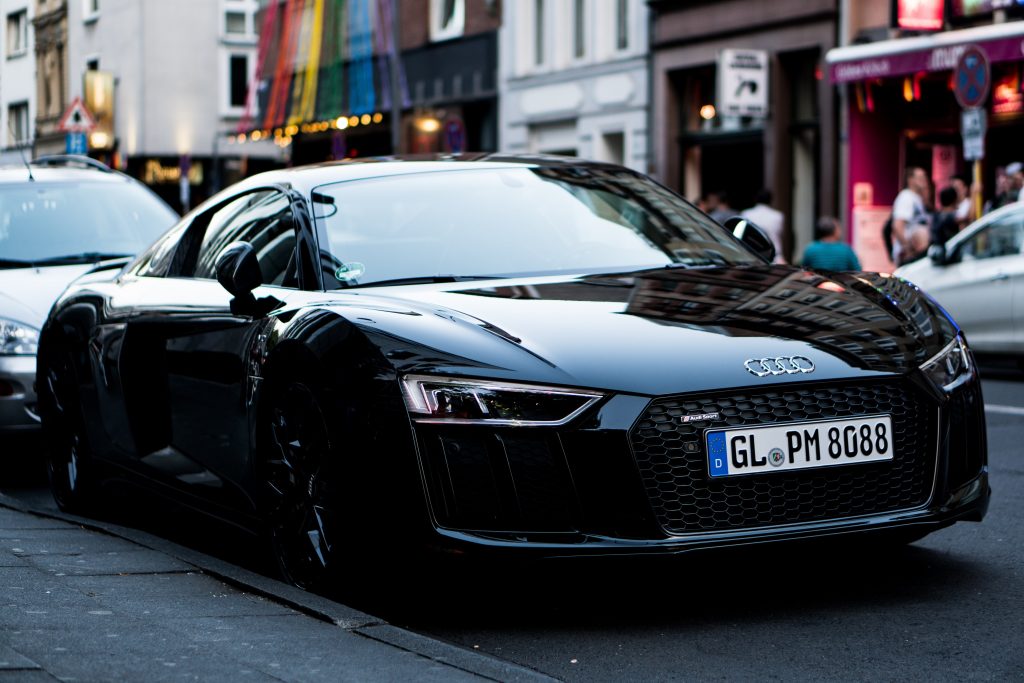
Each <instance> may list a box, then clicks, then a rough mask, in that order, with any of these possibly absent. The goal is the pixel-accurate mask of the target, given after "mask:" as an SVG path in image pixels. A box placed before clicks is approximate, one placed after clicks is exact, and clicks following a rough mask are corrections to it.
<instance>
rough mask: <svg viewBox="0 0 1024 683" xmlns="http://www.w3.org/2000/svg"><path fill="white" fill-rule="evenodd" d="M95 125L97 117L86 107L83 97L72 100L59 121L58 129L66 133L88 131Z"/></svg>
mask: <svg viewBox="0 0 1024 683" xmlns="http://www.w3.org/2000/svg"><path fill="white" fill-rule="evenodd" d="M95 127H96V119H94V118H93V116H92V114H90V113H89V110H88V109H86V108H85V104H84V103H83V102H82V98H81V97H76V98H75V99H73V100H71V104H69V105H68V108H67V109H65V110H64V114H63V116H61V117H60V122H58V123H57V130H59V131H63V132H65V133H88V132H90V131H91V130H92V129H93V128H95Z"/></svg>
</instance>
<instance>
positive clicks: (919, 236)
mask: <svg viewBox="0 0 1024 683" xmlns="http://www.w3.org/2000/svg"><path fill="white" fill-rule="evenodd" d="M929 189H930V184H929V181H928V174H927V173H925V170H924V169H923V168H921V167H919V166H911V167H909V168H907V170H906V172H905V174H904V187H903V189H902V190H900V193H899V194H898V195H896V201H895V202H893V205H892V260H893V261H894V262H895V263H896V264H897V265H902V264H904V263H908V262H910V261H913V260H914V259H916V258H918V257H920V256H921V255H922V254H924V252H925V251H926V250H927V249H928V239H929V237H930V232H931V219H930V217H929V215H928V210H927V209H926V208H925V207H926V203H925V202H926V200H927V197H928V190H929Z"/></svg>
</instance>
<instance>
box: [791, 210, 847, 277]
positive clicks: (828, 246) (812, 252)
mask: <svg viewBox="0 0 1024 683" xmlns="http://www.w3.org/2000/svg"><path fill="white" fill-rule="evenodd" d="M801 265H803V267H804V268H813V269H815V270H836V271H839V270H860V259H858V258H857V254H855V253H853V249H851V248H850V245H849V244H847V243H846V242H844V241H843V228H842V225H840V223H839V219H838V218H835V217H833V216H822V217H821V218H819V219H818V223H817V224H816V225H815V226H814V241H813V242H811V243H810V244H808V245H807V248H806V249H805V250H804V258H803V262H802V264H801Z"/></svg>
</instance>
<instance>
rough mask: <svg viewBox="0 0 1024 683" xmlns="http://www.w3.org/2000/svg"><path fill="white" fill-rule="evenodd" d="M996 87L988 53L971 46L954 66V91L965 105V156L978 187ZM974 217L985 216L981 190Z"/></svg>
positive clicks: (974, 185)
mask: <svg viewBox="0 0 1024 683" xmlns="http://www.w3.org/2000/svg"><path fill="white" fill-rule="evenodd" d="M991 87H992V70H991V68H990V66H989V62H988V55H987V54H985V51H984V50H982V49H981V48H980V47H978V46H977V45H971V46H969V47H967V48H966V49H965V50H964V51H963V53H961V55H960V57H959V58H958V59H957V60H956V68H954V69H953V94H954V95H956V101H957V102H959V103H960V106H961V107H963V113H962V115H961V118H960V133H961V136H962V137H963V140H964V159H967V160H968V161H973V162H974V173H973V174H972V175H973V176H974V178H973V182H972V183H971V189H972V192H973V190H974V188H977V187H980V186H981V160H982V159H984V158H985V129H986V127H987V124H988V121H987V120H986V112H985V109H984V108H983V105H984V104H985V100H986V99H987V98H988V92H989V90H990V89H991ZM974 195H975V196H974V218H979V217H980V216H981V193H980V192H976V193H974Z"/></svg>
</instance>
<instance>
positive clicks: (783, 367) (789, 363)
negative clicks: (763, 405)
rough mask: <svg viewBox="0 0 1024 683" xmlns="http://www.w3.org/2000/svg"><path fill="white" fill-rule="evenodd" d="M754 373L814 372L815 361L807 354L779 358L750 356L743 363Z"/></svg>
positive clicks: (759, 375)
mask: <svg viewBox="0 0 1024 683" xmlns="http://www.w3.org/2000/svg"><path fill="white" fill-rule="evenodd" d="M743 367H745V368H746V369H747V372H749V373H750V374H752V375H757V376H758V377H767V376H768V375H795V374H797V373H798V372H804V373H806V372H814V363H813V362H812V361H811V359H810V358H807V357H805V356H779V357H778V358H749V359H747V361H746V362H745V363H744V364H743Z"/></svg>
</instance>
